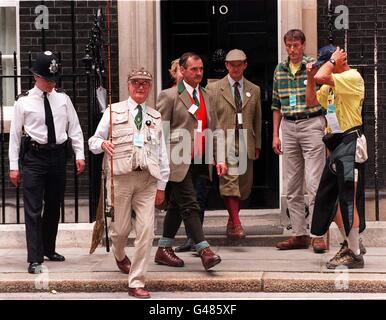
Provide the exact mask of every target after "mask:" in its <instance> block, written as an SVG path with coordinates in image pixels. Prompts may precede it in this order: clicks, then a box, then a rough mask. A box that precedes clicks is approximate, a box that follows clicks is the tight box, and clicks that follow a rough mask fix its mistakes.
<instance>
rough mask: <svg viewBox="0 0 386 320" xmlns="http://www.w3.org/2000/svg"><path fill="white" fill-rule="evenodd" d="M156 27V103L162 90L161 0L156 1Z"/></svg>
mask: <svg viewBox="0 0 386 320" xmlns="http://www.w3.org/2000/svg"><path fill="white" fill-rule="evenodd" d="M155 25H156V30H157V31H156V57H157V58H156V61H155V69H156V72H157V76H156V79H157V83H155V86H154V90H155V92H156V98H155V99H156V101H157V96H158V93H160V92H161V90H162V61H161V57H162V46H161V0H156V4H155Z"/></svg>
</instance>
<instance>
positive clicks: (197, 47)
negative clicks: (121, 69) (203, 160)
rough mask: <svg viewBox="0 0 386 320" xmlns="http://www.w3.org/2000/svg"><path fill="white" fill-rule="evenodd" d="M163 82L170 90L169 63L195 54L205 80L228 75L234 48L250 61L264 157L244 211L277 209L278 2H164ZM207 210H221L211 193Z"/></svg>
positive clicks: (248, 74) (257, 165)
mask: <svg viewBox="0 0 386 320" xmlns="http://www.w3.org/2000/svg"><path fill="white" fill-rule="evenodd" d="M161 19H162V20H161V23H162V70H163V72H162V83H163V87H164V88H167V87H168V86H170V77H169V73H168V69H169V68H170V62H171V61H172V60H174V59H176V58H178V57H179V56H180V55H181V54H182V53H184V52H187V51H194V52H197V53H198V54H199V55H201V56H202V57H203V59H204V68H205V76H204V80H203V83H202V85H203V86H205V85H206V83H207V81H208V79H214V78H218V79H219V78H222V77H223V76H224V75H225V74H226V69H225V67H224V63H223V58H224V55H225V54H226V52H228V51H229V50H231V49H234V48H238V49H242V50H243V51H244V52H245V53H246V55H247V57H248V68H247V70H246V72H245V74H244V75H245V77H246V78H247V79H248V80H250V81H252V82H253V83H255V84H257V85H258V86H260V88H261V93H262V95H261V98H262V113H263V126H262V153H261V158H260V159H259V160H258V161H255V164H254V178H253V179H254V180H253V181H254V182H253V190H252V193H251V196H250V198H249V199H248V200H247V201H246V202H245V203H244V204H243V207H245V208H277V207H279V169H278V168H279V166H278V157H277V156H275V155H274V153H273V151H272V148H271V144H272V113H271V109H270V105H271V95H272V76H273V71H274V69H275V66H276V64H277V50H278V49H277V1H272V0H253V1H244V0H238V1H236V0H234V1H220V0H217V1H175V0H174V1H172V0H169V1H161ZM212 193H213V194H212V195H211V197H210V199H209V204H208V207H209V208H212V209H215V208H223V204H222V201H221V199H220V198H219V197H218V194H216V192H213V191H212Z"/></svg>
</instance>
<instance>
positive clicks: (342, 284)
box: [0, 271, 386, 293]
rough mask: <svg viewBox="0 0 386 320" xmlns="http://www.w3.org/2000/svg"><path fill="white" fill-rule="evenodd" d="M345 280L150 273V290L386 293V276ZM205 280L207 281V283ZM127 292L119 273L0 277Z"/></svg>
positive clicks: (20, 284)
mask: <svg viewBox="0 0 386 320" xmlns="http://www.w3.org/2000/svg"><path fill="white" fill-rule="evenodd" d="M344 276H345V277H344V278H343V276H341V275H338V276H337V274H335V273H311V272H308V273H294V272H204V271H203V272H192V271H190V272H183V273H178V272H177V273H176V272H162V273H161V274H158V273H150V272H149V273H148V276H147V281H146V286H147V288H148V289H149V290H150V291H161V292H162V291H170V292H172V291H195V292H347V293H349V292H366V293H376V292H378V293H381V292H386V277H385V275H384V274H367V273H366V274H358V273H353V272H350V273H349V274H347V275H346V274H345V275H344ZM203 280H205V281H203ZM52 290H56V291H57V292H124V291H127V275H124V274H121V273H118V272H93V273H50V275H49V277H48V276H46V275H44V273H43V274H40V275H37V276H35V275H28V274H27V275H26V274H20V273H19V274H17V273H7V274H1V275H0V292H39V291H40V292H42V291H52Z"/></svg>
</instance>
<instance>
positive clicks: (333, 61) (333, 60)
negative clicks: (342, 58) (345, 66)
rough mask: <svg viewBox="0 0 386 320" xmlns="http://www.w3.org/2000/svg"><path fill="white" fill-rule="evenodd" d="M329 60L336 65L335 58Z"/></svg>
mask: <svg viewBox="0 0 386 320" xmlns="http://www.w3.org/2000/svg"><path fill="white" fill-rule="evenodd" d="M328 61H330V62H331V63H332V64H333V65H334V66H335V65H336V61H335V59H332V58H331V59H330V60H328Z"/></svg>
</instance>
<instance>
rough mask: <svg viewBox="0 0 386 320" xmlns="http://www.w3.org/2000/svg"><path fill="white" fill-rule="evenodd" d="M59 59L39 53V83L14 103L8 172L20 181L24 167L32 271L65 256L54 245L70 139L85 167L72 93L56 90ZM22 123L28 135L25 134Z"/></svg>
mask: <svg viewBox="0 0 386 320" xmlns="http://www.w3.org/2000/svg"><path fill="white" fill-rule="evenodd" d="M57 61H58V60H57V58H56V56H55V55H54V54H53V53H52V52H50V51H45V52H40V53H38V54H37V57H36V60H35V62H34V65H33V66H32V68H31V72H32V73H33V74H34V79H35V86H34V87H33V88H32V89H31V90H29V91H27V92H26V93H24V94H21V95H20V96H19V97H18V99H17V101H16V102H15V106H14V112H13V119H12V122H11V129H10V141H9V161H10V166H9V167H10V171H9V177H10V180H11V182H12V183H13V184H14V185H15V186H18V185H19V184H20V181H21V172H20V170H21V169H22V170H23V185H24V186H23V187H24V188H23V194H24V213H25V225H26V238H27V251H28V259H27V261H28V262H29V267H28V272H29V273H40V272H42V271H43V268H42V265H41V264H42V262H43V261H44V257H47V258H48V259H49V260H51V261H64V260H65V258H64V257H63V256H62V255H60V254H58V253H56V252H55V246H56V235H57V231H58V223H59V216H60V204H61V202H62V200H63V196H64V184H65V168H66V154H65V151H66V148H65V146H66V143H67V139H68V138H71V140H72V148H73V150H74V152H75V157H76V168H77V174H80V173H82V172H83V171H84V168H85V162H84V147H83V133H82V130H81V127H80V125H79V119H78V116H77V114H76V111H75V109H74V106H73V105H72V103H71V100H70V98H69V97H68V95H67V94H65V93H64V92H62V91H61V90H59V89H55V84H56V81H57V76H58V64H57ZM23 128H24V133H25V136H24V138H25V139H24V138H23V139H22V133H23ZM22 141H23V143H22V145H21V142H22ZM21 146H22V148H21ZM20 151H22V152H20ZM43 201H44V208H43ZM42 212H43V215H42Z"/></svg>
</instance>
